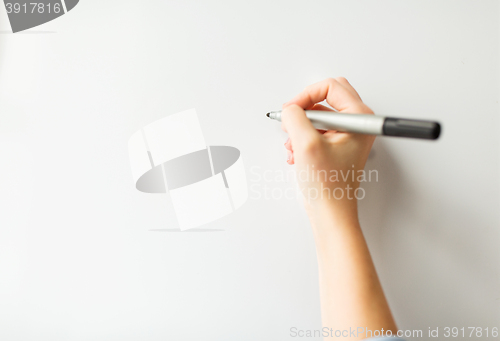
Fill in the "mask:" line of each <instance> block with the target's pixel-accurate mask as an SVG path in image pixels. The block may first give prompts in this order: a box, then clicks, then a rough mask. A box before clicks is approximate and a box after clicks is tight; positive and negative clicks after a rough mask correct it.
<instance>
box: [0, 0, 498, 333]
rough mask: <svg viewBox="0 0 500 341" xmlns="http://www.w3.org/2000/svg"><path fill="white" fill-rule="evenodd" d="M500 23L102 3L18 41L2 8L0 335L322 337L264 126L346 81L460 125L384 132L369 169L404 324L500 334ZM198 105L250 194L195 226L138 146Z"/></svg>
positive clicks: (402, 111)
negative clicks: (237, 158) (143, 186)
mask: <svg viewBox="0 0 500 341" xmlns="http://www.w3.org/2000/svg"><path fill="white" fill-rule="evenodd" d="M499 15H500V9H499V3H498V1H472V0H470V1H454V2H450V1H441V0H440V1H436V0H434V1H404V2H402V1H385V0H384V1H315V2H310V1H309V2H305V1H304V2H290V1H275V2H270V1H252V2H248V3H238V2H234V1H208V2H207V1H204V2H200V1H176V2H173V1H160V0H154V1H153V0H150V1H147V2H137V1H131V0H120V1H118V0H107V1H97V0H86V1H82V2H80V3H79V4H78V6H76V7H75V8H74V9H73V10H71V12H69V13H68V14H66V15H64V16H62V17H60V18H58V19H56V20H53V21H51V22H49V23H47V24H45V25H42V26H39V27H36V28H33V29H31V30H29V31H26V32H25V33H22V32H19V33H16V34H12V33H10V34H9V33H8V31H9V30H10V27H9V24H8V21H7V15H6V13H5V9H4V7H3V6H2V7H1V9H0V25H1V26H0V30H1V32H0V156H1V157H0V174H1V175H2V176H1V177H0V189H1V190H0V207H1V211H0V302H1V303H0V321H2V323H0V339H2V340H14V339H16V340H17V339H19V340H21V339H22V340H29V339H37V340H90V339H92V340H111V339H119V340H137V339H141V340H159V339H162V340H214V341H215V340H257V339H258V340H287V339H289V338H290V339H294V338H292V337H291V336H290V328H293V327H296V328H298V329H303V330H306V329H319V328H320V327H321V322H320V309H319V294H318V281H317V266H316V255H315V251H314V243H313V239H312V235H311V230H310V226H309V224H308V221H307V217H306V215H305V213H304V211H303V209H302V206H301V201H300V200H298V199H297V198H295V197H294V196H293V193H294V188H295V184H294V183H293V181H291V180H289V179H288V178H287V177H286V176H285V177H280V174H281V173H284V174H289V171H290V169H292V167H290V166H288V165H287V164H286V162H285V159H286V154H285V150H284V147H283V143H284V142H285V139H286V135H285V134H284V133H283V132H282V131H281V130H280V127H279V124H277V123H274V122H270V121H269V120H267V119H266V118H265V117H264V114H265V113H266V112H267V111H268V110H273V109H279V108H280V107H281V105H282V103H284V102H286V101H288V100H290V99H291V98H292V97H293V96H294V95H295V94H297V93H298V92H300V91H301V90H302V89H303V88H304V87H305V86H307V85H309V84H311V83H314V82H317V81H320V80H322V79H324V78H326V77H337V76H344V77H346V78H347V79H348V80H349V81H350V82H351V84H352V85H353V86H354V87H355V88H356V89H357V90H358V92H359V93H360V95H361V98H362V99H363V100H364V101H365V102H366V103H367V104H368V105H369V106H370V107H371V108H372V109H373V110H374V111H375V112H376V113H378V114H380V115H387V116H396V117H397V116H402V117H408V118H422V119H425V118H429V119H435V120H438V121H440V122H441V123H442V126H443V133H442V136H441V138H440V140H439V141H437V142H429V141H415V140H403V139H391V138H380V139H378V140H377V141H376V144H375V147H374V150H373V153H372V155H371V157H370V159H369V161H368V164H367V169H372V170H377V171H378V182H375V181H374V182H371V183H369V184H365V185H364V188H365V189H366V197H365V198H364V199H363V200H362V201H361V203H360V215H361V222H362V226H363V229H364V231H365V235H366V237H367V239H368V243H369V246H370V249H371V252H372V254H373V257H374V260H375V263H376V266H377V269H378V271H379V275H380V277H381V281H382V283H383V286H384V289H385V292H386V295H387V297H388V299H389V303H390V305H391V307H392V309H393V312H394V315H395V317H396V320H397V323H398V326H399V328H400V329H403V330H406V329H411V330H414V329H421V330H423V331H424V335H427V334H426V333H425V332H426V331H427V330H428V328H429V327H431V328H436V327H439V328H441V329H442V328H444V327H447V326H448V327H458V328H461V327H466V328H467V327H469V326H477V327H483V328H486V327H489V328H492V327H495V326H497V327H498V321H499V320H500V311H499V305H500V301H499V299H500V292H499V289H498V288H499V284H500V283H499V278H500V260H499V253H498V246H497V245H498V242H499V230H500V224H499V222H500V221H499V220H500V219H499V210H498V208H499V200H500V199H499V198H500V196H499V181H498V175H499V156H500V153H499V134H498V129H499V115H498V114H499V103H498V100H499V94H500V91H499V90H500V89H499V76H500V73H499V71H500V70H499V60H500V59H499V43H500V41H499V27H498V22H499ZM190 108H196V109H197V113H198V118H199V121H200V126H201V128H202V130H203V135H204V139H205V142H206V145H210V146H212V145H214V146H217V145H228V146H234V147H235V148H238V149H239V150H240V151H241V155H242V160H243V161H242V162H243V165H244V167H245V172H246V175H247V177H248V178H247V179H248V185H249V187H248V200H247V201H246V203H245V204H243V205H242V206H241V207H239V208H238V209H237V210H236V211H234V212H233V213H231V214H229V215H227V216H225V217H223V218H221V219H219V220H216V221H214V222H212V223H210V224H208V225H206V226H204V229H201V230H199V231H198V230H196V229H195V230H194V231H192V230H187V231H184V232H179V226H178V222H177V218H176V215H175V211H174V208H173V205H172V199H171V198H170V197H169V196H167V195H163V194H153V195H151V194H148V193H141V192H139V191H137V190H136V188H135V186H134V180H133V176H132V172H131V169H130V166H129V156H128V148H127V143H128V140H129V138H130V136H132V134H133V133H134V132H136V131H138V130H140V129H141V128H142V127H144V126H147V125H148V124H150V123H151V122H155V121H157V120H159V119H161V118H163V117H166V116H167V115H170V114H173V113H177V112H180V111H183V110H187V109H190ZM145 162H146V165H147V160H146V159H145ZM280 172H281V173H280ZM229 176H231V175H229ZM284 193H288V198H285V197H284ZM280 195H282V196H281V197H280ZM273 198H274V199H273ZM207 229H211V230H214V231H208V232H207V231H206V230H207ZM202 230H203V231H202ZM311 339H314V338H311ZM318 339H319V338H318ZM422 339H423V340H426V339H427V338H426V337H423V338H422Z"/></svg>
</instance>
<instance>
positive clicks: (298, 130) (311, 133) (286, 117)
mask: <svg viewBox="0 0 500 341" xmlns="http://www.w3.org/2000/svg"><path fill="white" fill-rule="evenodd" d="M281 124H282V128H283V130H284V131H286V132H287V133H288V135H289V136H290V140H291V141H292V146H293V148H294V150H296V149H300V148H301V147H303V146H307V145H310V144H311V143H312V142H314V141H315V140H318V139H319V138H320V137H321V136H320V134H319V133H318V132H317V130H316V128H314V127H313V125H312V123H311V121H309V119H308V118H307V116H306V112H305V111H304V109H302V108H301V107H299V106H298V105H296V104H292V105H289V106H287V107H286V108H285V109H283V110H282V111H281Z"/></svg>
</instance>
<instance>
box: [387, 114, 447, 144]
mask: <svg viewBox="0 0 500 341" xmlns="http://www.w3.org/2000/svg"><path fill="white" fill-rule="evenodd" d="M383 133H384V135H387V136H400V137H414V138H420V139H428V140H435V139H437V138H438V137H439V134H440V133H441V126H440V124H439V123H437V122H432V121H422V120H405V119H401V118H392V117H386V119H385V120H384V126H383Z"/></svg>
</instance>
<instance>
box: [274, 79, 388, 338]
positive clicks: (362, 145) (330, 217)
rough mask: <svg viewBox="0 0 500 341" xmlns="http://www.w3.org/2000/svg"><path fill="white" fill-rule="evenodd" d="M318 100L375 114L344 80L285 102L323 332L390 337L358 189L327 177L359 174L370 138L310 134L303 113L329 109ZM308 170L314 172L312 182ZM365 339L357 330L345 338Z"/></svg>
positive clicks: (291, 157) (290, 160) (285, 120)
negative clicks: (363, 226) (360, 329)
mask: <svg viewBox="0 0 500 341" xmlns="http://www.w3.org/2000/svg"><path fill="white" fill-rule="evenodd" d="M324 100H326V102H327V103H328V104H329V105H330V106H331V107H333V108H334V109H336V110H337V111H339V112H345V113H364V114H373V111H372V110H371V109H370V108H369V107H368V106H367V105H365V104H364V103H363V101H362V100H361V97H360V96H359V94H358V93H357V92H356V90H355V89H354V88H353V87H352V86H351V84H349V82H348V81H347V80H346V79H345V78H343V77H338V78H329V79H326V80H324V81H321V82H319V83H316V84H313V85H310V86H308V87H306V88H305V89H304V91H302V92H301V93H300V94H298V95H297V96H295V97H294V98H293V99H292V100H291V101H289V102H287V103H285V104H284V105H283V111H282V128H283V130H284V131H285V132H287V133H288V135H289V139H288V140H287V142H286V143H285V148H286V149H287V153H288V159H287V162H288V164H290V165H295V167H296V172H297V174H298V175H299V174H301V172H302V174H304V175H303V176H302V177H300V176H297V179H298V182H299V188H300V189H301V191H302V193H303V194H304V204H305V208H306V211H307V214H308V216H309V219H310V221H311V226H312V230H313V235H314V239H315V243H316V253H317V258H318V268H319V286H320V300H321V317H322V323H323V327H327V328H332V329H333V330H334V331H335V330H349V328H352V329H355V330H356V329H357V328H358V327H363V328H366V329H369V330H372V331H375V330H378V331H381V330H382V329H383V331H384V333H385V332H387V331H388V330H391V331H392V334H393V335H396V333H397V327H396V324H395V322H394V319H393V317H392V314H391V311H390V308H389V305H388V303H387V300H386V298H385V296H384V292H383V290H382V286H381V284H380V281H379V279H378V276H377V272H376V270H375V267H374V265H373V261H372V258H371V256H370V252H369V251H368V247H367V244H366V241H365V238H364V236H363V233H362V231H361V228H360V224H359V219H358V203H357V200H356V198H355V196H354V194H353V193H354V190H355V189H356V188H358V187H359V182H358V179H357V177H355V179H354V181H352V177H351V176H349V177H348V179H346V181H344V179H343V178H342V176H339V177H338V178H335V179H332V178H331V177H330V176H329V174H332V173H331V171H332V170H336V171H338V174H342V173H341V172H343V174H347V171H353V170H354V171H355V174H360V173H359V172H358V171H362V170H363V169H364V167H365V164H366V160H367V158H368V155H369V153H370V150H371V148H372V145H373V142H374V140H375V137H374V136H371V135H362V134H353V133H343V132H336V131H326V132H324V131H318V130H316V129H315V128H314V127H313V126H312V124H311V122H310V121H309V120H308V119H307V117H306V116H305V112H304V110H331V109H329V108H326V107H324V106H322V105H320V104H318V103H319V102H322V101H324ZM313 171H316V172H317V173H315V174H316V175H315V176H314V177H313V176H312V172H313ZM325 174H328V176H325ZM318 175H319V176H318ZM334 180H338V181H334ZM347 188H350V190H349V191H350V196H349V197H348V195H347V192H348V190H347ZM336 189H337V190H336ZM335 190H336V191H335ZM341 190H342V191H343V193H344V195H343V196H342V198H340V197H341V195H340V193H342V192H341ZM318 193H319V195H318ZM331 193H333V194H335V196H334V195H333V194H331ZM370 336H371V335H370V334H368V335H365V333H364V330H363V332H361V333H359V334H357V335H356V336H355V337H352V334H351V336H348V337H343V339H349V340H361V339H364V338H366V337H370Z"/></svg>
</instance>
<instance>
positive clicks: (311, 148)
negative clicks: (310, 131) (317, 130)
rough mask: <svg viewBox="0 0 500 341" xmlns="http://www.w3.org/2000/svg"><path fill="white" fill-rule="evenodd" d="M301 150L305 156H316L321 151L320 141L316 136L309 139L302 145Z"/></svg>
mask: <svg viewBox="0 0 500 341" xmlns="http://www.w3.org/2000/svg"><path fill="white" fill-rule="evenodd" d="M302 146H303V150H304V152H305V153H307V154H316V153H317V152H318V151H319V150H320V149H321V140H320V139H319V137H318V136H315V137H310V138H308V139H307V140H306V141H304V143H303V145H302Z"/></svg>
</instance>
